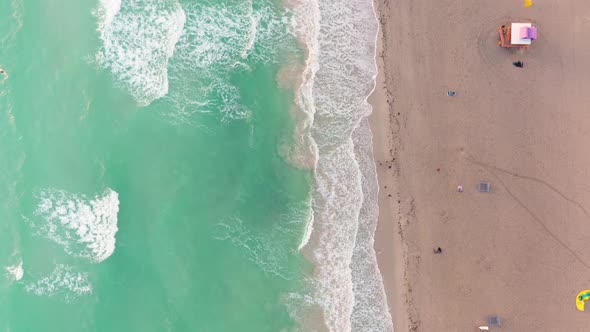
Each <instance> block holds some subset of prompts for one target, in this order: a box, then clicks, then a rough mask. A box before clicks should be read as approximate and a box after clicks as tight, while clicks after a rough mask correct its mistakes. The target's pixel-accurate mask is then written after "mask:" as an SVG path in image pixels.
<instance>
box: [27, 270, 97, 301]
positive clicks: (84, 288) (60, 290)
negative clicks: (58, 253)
mask: <svg viewBox="0 0 590 332" xmlns="http://www.w3.org/2000/svg"><path fill="white" fill-rule="evenodd" d="M25 290H26V291H27V292H29V293H31V294H35V295H37V296H48V297H59V298H61V299H63V300H65V301H68V302H69V301H72V300H74V299H76V298H78V297H79V296H82V295H89V294H91V293H92V285H91V283H90V281H89V280H88V273H85V272H76V271H74V270H73V268H72V267H71V266H68V265H64V264H57V265H56V266H55V269H54V270H53V272H52V273H51V274H50V275H48V276H45V277H43V278H41V279H39V280H37V281H35V282H31V283H28V284H27V285H25Z"/></svg>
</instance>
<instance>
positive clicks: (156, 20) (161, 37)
mask: <svg viewBox="0 0 590 332" xmlns="http://www.w3.org/2000/svg"><path fill="white" fill-rule="evenodd" d="M95 15H96V16H97V17H98V19H99V23H98V31H99V34H100V39H101V40H102V44H103V45H102V47H101V49H100V50H99V51H98V52H97V54H96V62H97V63H98V64H99V65H100V66H101V67H103V68H106V69H109V70H110V71H111V73H112V74H113V77H114V79H115V81H116V82H117V84H119V85H121V86H122V87H123V88H124V89H126V90H127V91H128V92H129V93H130V94H131V95H132V96H133V97H134V98H135V100H136V101H137V103H138V104H139V105H141V106H147V105H149V104H150V103H151V102H152V101H154V100H156V99H158V98H161V97H163V96H165V95H166V94H167V93H168V61H169V60H170V58H171V57H172V55H173V53H174V48H175V46H176V43H177V42H178V40H179V38H180V36H181V34H182V31H183V27H184V22H185V20H186V17H185V13H184V11H183V10H182V8H181V7H180V5H179V4H178V2H176V1H173V0H165V1H160V0H150V1H139V0H127V1H124V2H123V3H121V0H101V1H100V3H99V7H98V9H97V10H96V13H95Z"/></svg>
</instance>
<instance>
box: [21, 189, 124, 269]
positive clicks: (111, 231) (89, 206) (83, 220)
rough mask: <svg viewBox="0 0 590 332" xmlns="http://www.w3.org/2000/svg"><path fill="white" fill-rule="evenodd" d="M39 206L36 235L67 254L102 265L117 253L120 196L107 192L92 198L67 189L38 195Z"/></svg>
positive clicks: (35, 227)
mask: <svg viewBox="0 0 590 332" xmlns="http://www.w3.org/2000/svg"><path fill="white" fill-rule="evenodd" d="M35 196H36V198H37V199H38V206H37V209H36V210H35V215H36V216H37V217H38V218H31V219H30V220H29V222H30V223H31V225H32V227H33V229H34V231H35V233H36V234H39V235H42V236H45V237H47V238H49V239H50V240H52V241H54V242H56V243H58V244H61V245H62V246H63V247H64V250H65V252H66V253H68V254H70V255H72V256H75V257H82V258H86V259H89V260H90V261H92V262H96V263H98V262H102V261H104V260H105V259H107V258H108V257H109V256H110V255H112V253H113V252H114V251H115V242H116V239H115V234H116V233H117V230H118V228H117V213H118V212H119V195H118V194H117V193H116V192H115V191H113V190H111V189H107V190H106V191H105V192H104V193H103V194H102V195H97V196H95V197H92V198H89V197H87V196H85V195H76V194H71V193H68V192H66V191H64V190H56V189H47V190H41V191H39V192H37V193H36V195H35Z"/></svg>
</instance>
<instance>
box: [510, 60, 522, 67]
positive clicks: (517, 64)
mask: <svg viewBox="0 0 590 332" xmlns="http://www.w3.org/2000/svg"><path fill="white" fill-rule="evenodd" d="M512 64H513V65H514V66H515V67H518V68H523V67H524V62H522V61H520V60H519V61H514V62H513V63H512Z"/></svg>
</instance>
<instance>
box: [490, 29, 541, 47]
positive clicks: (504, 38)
mask: <svg viewBox="0 0 590 332" xmlns="http://www.w3.org/2000/svg"><path fill="white" fill-rule="evenodd" d="M498 33H499V35H500V40H499V41H498V45H500V46H501V47H504V48H511V47H516V48H525V49H526V48H528V47H529V45H530V44H531V43H532V41H533V40H535V39H537V27H534V26H533V24H532V23H511V24H510V25H502V26H501V27H500V28H499V29H498Z"/></svg>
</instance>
